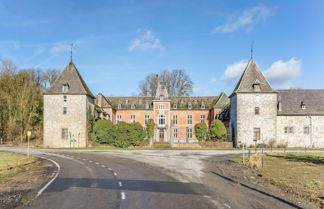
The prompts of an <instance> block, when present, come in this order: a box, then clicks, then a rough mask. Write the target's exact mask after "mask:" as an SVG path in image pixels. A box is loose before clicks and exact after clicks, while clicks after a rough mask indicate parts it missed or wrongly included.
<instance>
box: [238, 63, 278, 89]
mask: <svg viewBox="0 0 324 209" xmlns="http://www.w3.org/2000/svg"><path fill="white" fill-rule="evenodd" d="M254 85H259V86H260V91H259V92H274V90H273V89H272V88H271V86H270V84H269V82H268V81H267V80H266V78H265V77H264V76H263V74H262V72H261V70H260V69H259V67H258V65H257V64H256V63H255V61H254V60H253V59H252V58H251V59H250V61H249V63H248V64H247V66H246V68H245V70H244V72H243V74H242V76H241V78H240V80H239V82H238V83H237V85H236V87H235V89H234V91H233V94H234V93H248V92H256V90H255V89H254V88H253V86H254Z"/></svg>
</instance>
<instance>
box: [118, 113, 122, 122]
mask: <svg viewBox="0 0 324 209" xmlns="http://www.w3.org/2000/svg"><path fill="white" fill-rule="evenodd" d="M121 121H122V116H121V115H117V123H118V122H121Z"/></svg>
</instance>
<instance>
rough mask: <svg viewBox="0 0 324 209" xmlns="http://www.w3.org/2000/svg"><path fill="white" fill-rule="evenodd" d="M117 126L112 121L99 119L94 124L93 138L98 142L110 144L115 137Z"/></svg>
mask: <svg viewBox="0 0 324 209" xmlns="http://www.w3.org/2000/svg"><path fill="white" fill-rule="evenodd" d="M115 134H116V131H115V127H114V124H113V123H112V122H111V121H108V120H98V121H97V122H96V123H95V124H94V126H93V134H92V139H94V140H95V141H96V142H98V143H102V144H110V143H112V142H113V141H114V139H115Z"/></svg>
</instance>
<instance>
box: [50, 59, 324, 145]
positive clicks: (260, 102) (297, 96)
mask: <svg viewBox="0 0 324 209" xmlns="http://www.w3.org/2000/svg"><path fill="white" fill-rule="evenodd" d="M89 116H90V117H95V119H96V120H97V119H106V120H110V121H112V122H113V123H118V122H119V121H124V122H129V123H132V122H139V123H141V124H142V126H143V127H145V125H146V123H147V121H148V120H149V119H150V118H151V119H153V120H154V122H155V124H156V127H155V131H154V138H153V143H156V142H160V143H171V144H175V143H196V142H198V141H197V140H196V138H195V133H194V126H195V124H197V123H200V122H202V123H206V124H207V126H209V125H210V123H211V121H212V120H213V119H216V118H217V119H221V120H222V121H223V122H224V124H225V125H226V126H227V129H228V133H229V134H228V140H229V141H232V142H233V146H240V145H242V144H245V145H246V146H252V145H255V144H260V143H264V144H269V143H270V142H273V143H275V144H277V145H285V144H286V145H287V146H288V147H304V146H307V147H324V90H299V89H298V90H297V89H290V90H275V89H272V87H271V86H270V84H269V82H268V81H267V80H266V79H265V77H264V76H263V74H262V72H261V71H260V69H259V68H258V66H257V65H256V63H255V61H254V60H253V59H251V60H250V61H249V63H248V65H247V66H246V69H245V70H244V72H243V74H242V76H241V78H240V80H239V82H238V84H237V85H236V87H235V89H234V91H233V93H232V94H231V95H230V96H229V97H228V96H227V95H226V94H225V93H221V94H220V95H219V96H170V95H169V94H168V91H167V88H166V86H164V85H163V84H162V83H161V84H159V85H158V88H157V91H156V95H155V96H129V97H110V96H109V97H107V96H104V95H102V94H98V95H97V96H96V97H95V96H94V95H93V94H92V93H91V91H90V89H89V88H88V87H87V85H86V83H85V82H84V80H83V79H82V77H81V75H80V74H79V72H78V70H77V68H76V67H75V65H74V63H73V62H72V61H70V63H69V64H68V65H67V66H66V67H65V69H64V71H63V72H62V73H61V75H60V76H59V77H58V79H57V80H56V81H55V82H54V84H53V86H52V87H51V88H50V89H48V90H47V91H46V92H45V93H44V146H48V147H69V146H70V145H71V141H74V142H73V143H74V146H78V147H85V146H87V141H88V138H87V137H88V133H87V117H89Z"/></svg>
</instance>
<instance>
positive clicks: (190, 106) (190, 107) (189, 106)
mask: <svg viewBox="0 0 324 209" xmlns="http://www.w3.org/2000/svg"><path fill="white" fill-rule="evenodd" d="M188 109H189V110H191V109H192V104H191V103H190V102H189V103H188Z"/></svg>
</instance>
